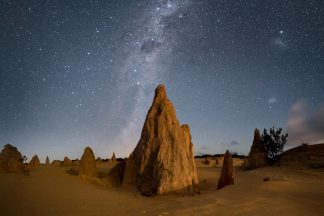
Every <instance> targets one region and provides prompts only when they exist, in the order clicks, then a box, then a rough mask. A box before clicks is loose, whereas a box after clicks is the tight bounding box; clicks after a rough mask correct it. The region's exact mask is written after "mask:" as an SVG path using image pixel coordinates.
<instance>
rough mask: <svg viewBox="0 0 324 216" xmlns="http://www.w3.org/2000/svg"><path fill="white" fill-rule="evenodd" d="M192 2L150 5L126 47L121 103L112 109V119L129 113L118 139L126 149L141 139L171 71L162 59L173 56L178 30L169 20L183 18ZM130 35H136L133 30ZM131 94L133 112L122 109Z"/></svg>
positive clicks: (121, 74) (120, 74) (120, 88)
mask: <svg viewBox="0 0 324 216" xmlns="http://www.w3.org/2000/svg"><path fill="white" fill-rule="evenodd" d="M188 4H189V2H186V1H158V2H152V4H149V5H147V8H146V9H144V10H143V11H141V12H140V15H141V16H142V17H143V19H142V20H141V21H140V24H139V26H140V27H139V28H138V29H137V30H136V31H137V32H136V33H135V34H136V36H134V38H133V39H132V40H131V41H130V43H127V44H126V46H124V47H123V49H124V50H126V52H127V51H128V53H127V56H125V59H124V61H122V66H121V69H120V71H119V80H120V82H121V83H118V87H119V88H118V90H117V93H116V94H117V95H118V96H117V97H118V99H117V101H118V102H117V104H116V107H115V108H114V109H112V111H113V112H112V113H111V118H113V117H114V116H116V114H117V115H125V114H126V115H127V117H126V118H125V125H123V126H122V127H123V128H122V130H121V132H120V133H119V135H118V136H117V137H116V140H115V141H116V142H117V143H120V144H122V145H124V146H125V147H126V148H127V146H128V147H130V148H127V149H129V150H130V149H131V148H133V146H134V140H138V139H139V135H140V132H141V131H140V129H141V125H142V124H143V123H144V119H145V114H146V112H147V111H146V110H147V109H148V107H149V105H150V103H151V101H152V97H153V92H154V88H155V87H156V86H157V85H158V84H159V82H161V81H160V80H161V79H163V75H164V74H165V72H166V71H167V70H168V68H167V67H165V66H163V65H162V64H163V63H162V62H161V58H163V57H164V56H167V57H169V56H170V54H171V50H172V48H173V45H174V43H175V41H174V38H173V36H172V34H175V33H176V32H168V31H167V29H166V28H167V27H166V26H165V25H167V21H166V19H168V18H170V17H172V16H178V17H179V18H180V17H181V13H183V12H184V11H185V9H186V6H187V5H188ZM170 34H171V35H170ZM130 35H131V36H133V35H132V33H130ZM129 95H133V98H134V99H133V101H132V103H131V105H130V106H131V107H133V109H132V110H130V112H129V113H121V112H118V110H121V107H124V106H125V98H128V97H129ZM127 103H129V101H127Z"/></svg>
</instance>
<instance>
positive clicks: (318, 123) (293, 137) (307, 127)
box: [287, 100, 324, 145]
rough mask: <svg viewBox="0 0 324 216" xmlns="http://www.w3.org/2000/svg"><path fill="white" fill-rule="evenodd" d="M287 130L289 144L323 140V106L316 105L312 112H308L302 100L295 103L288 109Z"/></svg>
mask: <svg viewBox="0 0 324 216" xmlns="http://www.w3.org/2000/svg"><path fill="white" fill-rule="evenodd" d="M287 131H288V138H287V140H288V143H289V144H290V145H300V144H302V143H309V144H314V143H321V142H323V140H324V106H320V107H318V108H317V109H316V110H315V111H314V112H309V109H308V106H307V104H306V102H305V101H304V100H300V101H298V102H297V103H295V104H294V105H293V106H292V107H291V109H290V116H289V119H288V122H287Z"/></svg>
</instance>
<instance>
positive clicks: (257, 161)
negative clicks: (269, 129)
mask: <svg viewBox="0 0 324 216" xmlns="http://www.w3.org/2000/svg"><path fill="white" fill-rule="evenodd" d="M265 158H266V151H265V148H264V145H263V143H262V139H261V135H260V132H259V130H258V129H255V130H254V139H253V143H252V146H251V150H250V153H249V157H248V161H247V168H248V169H255V168H258V167H262V166H264V165H266V159H265Z"/></svg>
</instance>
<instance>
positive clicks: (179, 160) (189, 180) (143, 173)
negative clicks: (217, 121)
mask: <svg viewBox="0 0 324 216" xmlns="http://www.w3.org/2000/svg"><path fill="white" fill-rule="evenodd" d="M123 185H124V186H125V185H136V186H137V188H138V189H139V190H140V191H141V193H142V194H143V195H155V194H165V193H169V192H175V191H177V192H185V193H192V192H195V191H197V185H198V177H197V172H196V165H195V161H194V155H193V144H192V142H191V135H190V129H189V126H188V125H182V126H180V124H179V121H178V119H177V117H176V111H175V108H174V107H173V105H172V103H171V101H170V100H169V99H168V97H167V94H166V90H165V87H164V86H163V85H159V86H158V87H157V88H156V90H155V96H154V100H153V103H152V106H151V108H150V109H149V111H148V113H147V116H146V120H145V123H144V126H143V129H142V134H141V138H140V140H139V142H138V144H137V146H136V148H135V149H134V151H133V152H132V153H131V155H130V156H129V158H128V159H127V161H126V167H125V173H124V177H123Z"/></svg>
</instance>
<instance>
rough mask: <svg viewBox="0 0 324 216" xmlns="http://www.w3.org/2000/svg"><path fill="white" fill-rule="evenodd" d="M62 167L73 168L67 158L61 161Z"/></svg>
mask: <svg viewBox="0 0 324 216" xmlns="http://www.w3.org/2000/svg"><path fill="white" fill-rule="evenodd" d="M62 166H63V167H67V166H73V162H72V160H70V158H68V157H64V160H63V163H62Z"/></svg>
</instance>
